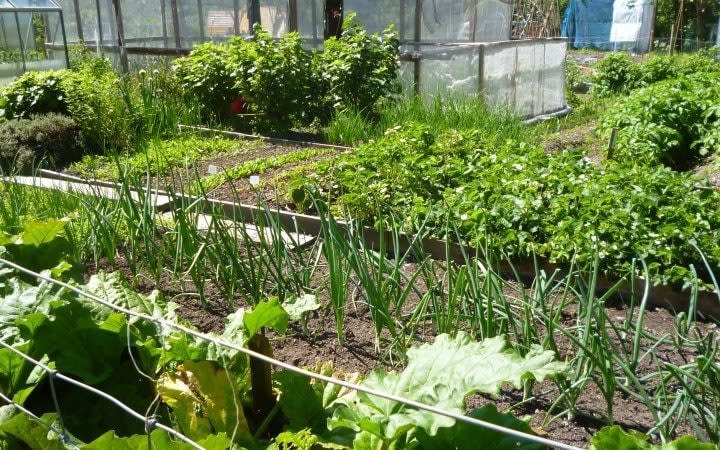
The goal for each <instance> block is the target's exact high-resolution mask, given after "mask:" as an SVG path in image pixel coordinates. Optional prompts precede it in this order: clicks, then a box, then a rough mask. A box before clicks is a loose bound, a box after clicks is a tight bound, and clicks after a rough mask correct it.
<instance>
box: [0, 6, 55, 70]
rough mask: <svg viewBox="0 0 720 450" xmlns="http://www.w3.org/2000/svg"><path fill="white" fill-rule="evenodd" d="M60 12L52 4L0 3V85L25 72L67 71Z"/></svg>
mask: <svg viewBox="0 0 720 450" xmlns="http://www.w3.org/2000/svg"><path fill="white" fill-rule="evenodd" d="M67 63H68V57H67V46H66V45H65V26H64V22H63V10H62V8H60V6H59V5H58V4H57V3H55V2H54V1H53V0H2V1H0V84H6V83H7V82H8V81H9V80H11V79H12V78H13V77H15V76H17V75H19V74H21V73H23V72H25V71H28V70H48V69H58V68H62V67H67Z"/></svg>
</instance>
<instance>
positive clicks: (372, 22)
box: [345, 0, 415, 42]
mask: <svg viewBox="0 0 720 450" xmlns="http://www.w3.org/2000/svg"><path fill="white" fill-rule="evenodd" d="M410 4H412V5H413V6H412V8H410ZM351 14H354V15H355V17H356V19H357V22H358V23H359V24H360V25H362V26H363V27H365V29H366V30H368V32H370V33H375V32H380V31H383V30H384V29H385V28H387V27H388V26H389V25H390V24H392V25H393V26H394V27H395V30H396V31H398V34H402V36H400V40H401V41H403V42H404V41H405V40H412V39H413V30H412V29H410V30H409V32H408V28H409V27H414V23H415V1H414V0H412V1H410V0H345V17H348V16H349V15H351ZM400 31H402V33H400Z"/></svg>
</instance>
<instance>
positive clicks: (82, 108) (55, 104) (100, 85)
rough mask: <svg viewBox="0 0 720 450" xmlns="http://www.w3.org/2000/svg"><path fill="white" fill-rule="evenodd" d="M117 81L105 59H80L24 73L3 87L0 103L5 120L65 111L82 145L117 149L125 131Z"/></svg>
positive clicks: (126, 137)
mask: <svg viewBox="0 0 720 450" xmlns="http://www.w3.org/2000/svg"><path fill="white" fill-rule="evenodd" d="M118 80H119V78H118V76H117V74H116V73H115V72H114V71H113V70H112V66H111V65H110V63H109V61H105V60H98V61H95V60H93V61H92V62H88V63H84V64H80V65H78V66H77V67H76V69H74V70H59V71H48V72H42V73H39V72H27V73H25V74H24V75H22V76H21V77H20V78H18V79H17V80H15V81H14V82H12V83H11V84H10V85H8V86H7V87H6V88H5V89H4V90H3V93H2V96H1V98H0V105H1V106H2V108H3V115H4V116H5V118H6V119H16V118H28V117H30V116H32V115H35V114H48V113H57V114H63V115H69V116H70V117H71V118H72V119H73V120H75V122H76V123H77V124H78V126H80V128H81V129H82V131H83V138H84V141H85V147H86V149H89V150H91V151H93V152H99V151H101V150H104V149H105V148H108V147H109V148H112V147H115V148H121V147H124V146H126V145H127V144H128V143H129V142H130V140H131V135H130V118H129V117H128V114H127V112H126V110H125V107H124V105H123V102H122V96H121V93H120V90H119V85H118Z"/></svg>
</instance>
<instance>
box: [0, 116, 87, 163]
mask: <svg viewBox="0 0 720 450" xmlns="http://www.w3.org/2000/svg"><path fill="white" fill-rule="evenodd" d="M83 147H84V142H83V139H82V132H81V131H80V126H79V125H78V124H76V123H75V121H74V120H73V119H71V118H69V117H66V116H61V115H58V114H47V115H44V116H33V117H32V118H28V119H13V120H8V121H6V122H3V123H1V124H0V170H1V171H3V172H5V173H9V172H18V173H22V174H29V173H31V172H32V171H33V170H34V169H35V168H36V167H38V166H40V165H41V163H47V164H48V165H49V166H50V167H53V168H62V167H65V166H66V165H68V164H69V163H71V162H73V161H77V160H78V159H80V158H81V157H82V153H83Z"/></svg>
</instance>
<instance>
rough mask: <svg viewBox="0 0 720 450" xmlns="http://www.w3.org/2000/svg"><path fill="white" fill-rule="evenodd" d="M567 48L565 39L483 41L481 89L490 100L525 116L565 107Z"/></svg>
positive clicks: (489, 101)
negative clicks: (484, 43) (486, 42)
mask: <svg viewBox="0 0 720 450" xmlns="http://www.w3.org/2000/svg"><path fill="white" fill-rule="evenodd" d="M566 51H567V43H566V41H564V40H557V39H547V40H546V39H532V40H523V41H509V42H498V43H492V44H486V45H484V51H483V54H484V57H483V60H482V64H483V67H482V73H483V80H482V90H483V92H484V93H485V96H486V98H487V100H488V103H489V104H490V105H494V106H507V107H509V108H510V109H512V110H513V111H515V112H516V113H517V114H519V115H521V116H524V117H534V116H539V115H542V114H549V113H552V112H556V111H559V110H561V109H564V108H565V107H566V104H565V70H564V61H565V53H566Z"/></svg>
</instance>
